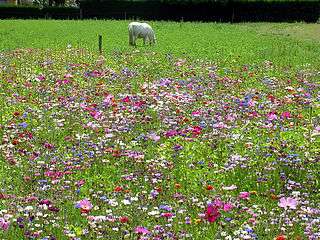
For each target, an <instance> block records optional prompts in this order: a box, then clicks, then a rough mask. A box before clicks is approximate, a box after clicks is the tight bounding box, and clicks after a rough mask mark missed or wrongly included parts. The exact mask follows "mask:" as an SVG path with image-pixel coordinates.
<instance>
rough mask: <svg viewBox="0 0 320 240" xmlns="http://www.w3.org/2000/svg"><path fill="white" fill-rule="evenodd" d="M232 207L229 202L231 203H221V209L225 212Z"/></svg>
mask: <svg viewBox="0 0 320 240" xmlns="http://www.w3.org/2000/svg"><path fill="white" fill-rule="evenodd" d="M232 209H233V205H232V204H231V203H225V204H224V205H223V211H225V212H229V211H231V210H232Z"/></svg>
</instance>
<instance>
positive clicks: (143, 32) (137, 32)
mask: <svg viewBox="0 0 320 240" xmlns="http://www.w3.org/2000/svg"><path fill="white" fill-rule="evenodd" d="M128 30H129V45H132V46H136V40H137V39H138V38H143V44H146V41H147V40H148V41H149V43H150V45H151V44H155V43H156V36H155V34H154V31H153V29H152V27H151V26H150V25H149V24H147V23H139V22H131V23H130V24H129V26H128Z"/></svg>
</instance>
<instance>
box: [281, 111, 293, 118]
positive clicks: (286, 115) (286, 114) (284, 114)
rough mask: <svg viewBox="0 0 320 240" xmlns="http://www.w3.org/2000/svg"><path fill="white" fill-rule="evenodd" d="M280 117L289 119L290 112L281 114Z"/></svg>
mask: <svg viewBox="0 0 320 240" xmlns="http://www.w3.org/2000/svg"><path fill="white" fill-rule="evenodd" d="M281 117H282V118H287V119H288V118H290V117H291V113H290V112H283V113H282V114H281Z"/></svg>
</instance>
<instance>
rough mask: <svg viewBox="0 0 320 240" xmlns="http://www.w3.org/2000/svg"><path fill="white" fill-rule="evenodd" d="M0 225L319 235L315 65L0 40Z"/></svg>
mask: <svg viewBox="0 0 320 240" xmlns="http://www.w3.org/2000/svg"><path fill="white" fill-rule="evenodd" d="M0 93H1V95H0V96H1V99H0V104H1V106H0V112H1V119H0V139H1V141H0V143H1V145H0V149H1V155H0V176H1V185H0V203H1V204H0V237H1V238H2V239H12V240H14V239H42V240H53V239H59V240H60V239H70V240H76V239H140V240H142V239H154V240H160V239H161V240H162V239H230V240H231V239H266V240H268V239H277V240H280V239H310V240H316V239H319V238H320V228H319V226H320V209H319V197H320V194H319V171H320V167H319V161H320V158H319V146H320V139H319V135H320V118H319V114H320V110H319V102H320V72H319V69H316V68H315V67H314V66H311V65H306V64H305V65H296V66H284V65H280V64H277V63H274V62H272V61H267V60H265V61H261V62H259V63H256V64H242V63H238V62H237V61H233V62H231V63H230V64H224V63H221V62H219V61H213V60H212V61H210V60H205V59H204V58H203V59H202V58H189V57H187V56H184V57H181V56H177V55H173V54H170V53H168V54H164V53H162V52H158V51H153V50H152V49H147V50H144V51H140V48H137V49H131V50H127V51H113V52H112V53H110V54H108V55H105V56H104V57H103V56H98V55H96V54H95V53H93V52H92V51H89V50H86V49H82V48H75V47H72V46H68V47H67V48H61V49H55V50H52V49H51V50H50V49H37V48H22V49H15V50H8V51H2V52H1V54H0Z"/></svg>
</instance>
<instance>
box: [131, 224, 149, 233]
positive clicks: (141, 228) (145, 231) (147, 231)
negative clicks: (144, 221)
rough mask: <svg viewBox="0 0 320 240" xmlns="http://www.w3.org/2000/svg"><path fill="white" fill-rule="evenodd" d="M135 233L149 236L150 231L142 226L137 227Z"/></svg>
mask: <svg viewBox="0 0 320 240" xmlns="http://www.w3.org/2000/svg"><path fill="white" fill-rule="evenodd" d="M134 232H135V233H138V234H148V233H150V231H149V230H148V229H147V228H145V227H141V226H138V227H136V228H135V230H134Z"/></svg>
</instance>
